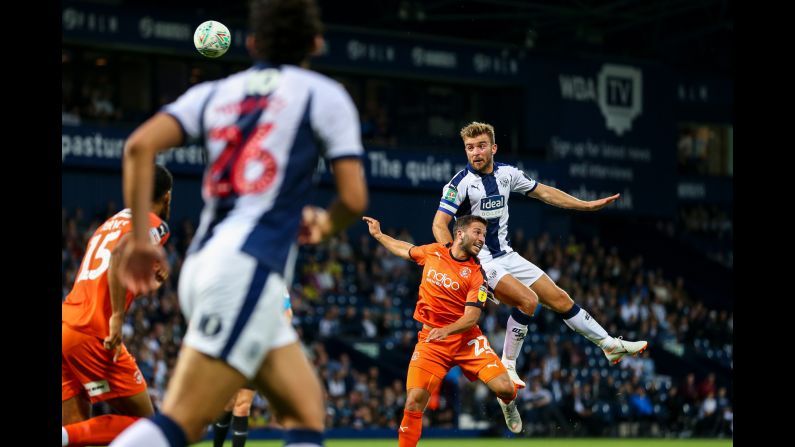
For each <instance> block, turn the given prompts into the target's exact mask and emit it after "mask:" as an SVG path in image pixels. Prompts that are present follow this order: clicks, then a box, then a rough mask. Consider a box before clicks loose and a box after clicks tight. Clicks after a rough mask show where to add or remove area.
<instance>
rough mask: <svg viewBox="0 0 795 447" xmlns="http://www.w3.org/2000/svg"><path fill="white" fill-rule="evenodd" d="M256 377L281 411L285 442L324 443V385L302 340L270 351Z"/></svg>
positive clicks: (265, 393) (307, 444)
mask: <svg viewBox="0 0 795 447" xmlns="http://www.w3.org/2000/svg"><path fill="white" fill-rule="evenodd" d="M254 380H255V384H256V385H257V388H258V389H259V390H260V391H262V393H263V395H264V396H265V398H266V399H268V402H269V403H270V405H271V407H272V408H273V411H274V413H276V414H278V415H279V422H280V424H281V425H282V427H284V429H285V430H286V432H285V445H287V446H289V445H291V444H293V443H294V444H299V443H300V444H301V445H306V446H310V445H317V446H320V445H322V443H323V429H324V428H325V427H324V426H325V417H326V412H325V406H324V402H323V388H322V386H321V385H320V379H319V378H318V376H317V373H315V370H314V369H313V368H312V366H311V364H310V363H309V360H308V359H307V358H306V356H305V355H304V352H303V350H302V349H301V345H300V343H299V342H294V343H290V344H288V345H286V346H283V347H280V348H276V349H273V350H272V351H270V352H269V353H268V355H267V356H266V357H265V361H264V363H263V364H262V367H261V368H260V370H259V373H257V377H255V379H254Z"/></svg>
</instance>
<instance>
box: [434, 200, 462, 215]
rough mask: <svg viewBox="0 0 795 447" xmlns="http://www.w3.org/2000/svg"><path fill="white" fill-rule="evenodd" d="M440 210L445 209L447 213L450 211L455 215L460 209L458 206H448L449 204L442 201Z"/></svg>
mask: <svg viewBox="0 0 795 447" xmlns="http://www.w3.org/2000/svg"><path fill="white" fill-rule="evenodd" d="M439 208H440V209H441V208H444V209H446V210H447V211H450V212H451V213H455V212H456V211H458V207H457V206H452V205H448V204H447V203H445V202H444V201H442V202H439Z"/></svg>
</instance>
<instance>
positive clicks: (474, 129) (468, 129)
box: [461, 121, 495, 144]
mask: <svg viewBox="0 0 795 447" xmlns="http://www.w3.org/2000/svg"><path fill="white" fill-rule="evenodd" d="M484 133H485V134H488V135H489V139H490V140H491V144H494V142H495V138H494V126H492V125H491V124H486V123H479V122H477V121H472V122H471V123H469V124H467V125H466V126H465V127H464V128H463V129H461V139H462V140H463V139H464V138H474V137H476V136H478V135H483V134H484Z"/></svg>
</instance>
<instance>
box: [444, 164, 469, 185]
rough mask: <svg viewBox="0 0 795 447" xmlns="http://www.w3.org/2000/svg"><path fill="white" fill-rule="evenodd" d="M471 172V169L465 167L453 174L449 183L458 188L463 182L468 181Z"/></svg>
mask: <svg viewBox="0 0 795 447" xmlns="http://www.w3.org/2000/svg"><path fill="white" fill-rule="evenodd" d="M470 174H471V173H470V172H469V170H468V169H466V168H464V169H462V170H460V171H458V172H457V173H456V174H455V175H454V176H453V178H452V179H450V182H449V183H448V184H449V185H450V186H452V187H454V188H458V186H459V185H461V184H462V183H466V182H467V181H468V180H467V179H468V178H469V176H470Z"/></svg>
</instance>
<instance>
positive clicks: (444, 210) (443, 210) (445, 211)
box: [439, 206, 455, 217]
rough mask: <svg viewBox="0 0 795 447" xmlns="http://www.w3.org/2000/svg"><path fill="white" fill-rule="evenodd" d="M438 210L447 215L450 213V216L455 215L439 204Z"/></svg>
mask: <svg viewBox="0 0 795 447" xmlns="http://www.w3.org/2000/svg"><path fill="white" fill-rule="evenodd" d="M439 211H441V212H443V213H447V214H449V215H451V216H453V217H455V213H452V212H450V211H447V210H446V209H444V208H442V207H441V206H440V207H439Z"/></svg>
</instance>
